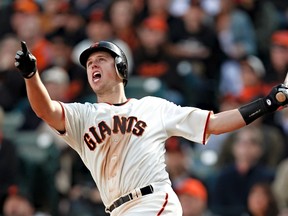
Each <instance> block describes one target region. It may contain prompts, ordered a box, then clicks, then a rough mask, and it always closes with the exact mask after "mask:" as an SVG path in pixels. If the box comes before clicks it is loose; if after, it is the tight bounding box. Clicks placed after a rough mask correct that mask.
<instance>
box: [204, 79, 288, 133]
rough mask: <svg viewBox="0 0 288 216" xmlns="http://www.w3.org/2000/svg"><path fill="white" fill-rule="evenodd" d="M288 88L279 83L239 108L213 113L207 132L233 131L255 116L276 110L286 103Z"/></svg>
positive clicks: (249, 121) (252, 119) (246, 123)
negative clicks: (280, 97)
mask: <svg viewBox="0 0 288 216" xmlns="http://www.w3.org/2000/svg"><path fill="white" fill-rule="evenodd" d="M279 92H281V94H282V93H283V95H284V96H285V98H284V100H281V101H282V102H279V101H278V100H277V98H276V97H277V96H276V95H278V94H279ZM287 98H288V88H287V87H286V86H285V85H283V84H280V85H278V86H274V87H273V88H272V90H271V92H270V93H269V94H268V95H267V96H266V97H263V98H259V99H258V100H255V101H253V102H251V103H249V104H246V105H243V106H241V107H240V108H239V109H233V110H229V111H224V112H220V113H218V114H213V115H212V116H211V117H210V119H209V122H208V126H207V133H208V134H222V133H226V132H230V131H234V130H236V129H239V128H241V127H244V126H245V125H248V124H250V123H252V122H253V121H255V120H256V119H257V118H259V117H261V116H263V115H265V114H267V113H272V112H274V111H276V110H277V109H278V108H280V107H282V106H285V105H287V104H288V99H287Z"/></svg>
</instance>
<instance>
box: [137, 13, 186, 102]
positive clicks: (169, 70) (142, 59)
mask: <svg viewBox="0 0 288 216" xmlns="http://www.w3.org/2000/svg"><path fill="white" fill-rule="evenodd" d="M137 30H138V31H137V33H138V38H139V47H138V48H137V49H136V50H135V52H134V70H133V75H135V76H140V77H156V78H159V79H161V80H162V81H163V83H164V85H166V86H167V87H168V89H169V93H168V94H167V98H168V97H169V99H170V100H171V101H174V102H175V103H176V104H181V103H183V95H182V92H183V85H182V82H181V81H182V79H181V77H180V76H179V75H178V74H177V73H175V63H174V61H173V58H172V57H171V56H170V55H169V54H167V53H166V51H165V48H166V44H167V37H166V33H167V31H168V25H167V23H166V21H165V20H164V19H162V18H161V17H155V16H154V17H147V18H146V19H144V20H143V22H142V23H141V25H140V26H139V28H138V29H137ZM175 95H176V99H175Z"/></svg>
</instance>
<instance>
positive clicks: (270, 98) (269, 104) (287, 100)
mask: <svg viewBox="0 0 288 216" xmlns="http://www.w3.org/2000/svg"><path fill="white" fill-rule="evenodd" d="M278 93H281V94H282V93H283V95H284V96H285V97H284V100H283V101H281V102H280V101H279V100H277V98H276V95H277V94H278ZM263 101H264V104H265V107H266V109H267V111H268V112H274V111H276V110H277V109H278V108H279V107H281V106H286V105H287V104H288V88H287V87H286V86H285V85H283V84H279V85H277V86H274V87H273V88H272V90H271V91H270V93H269V94H268V95H267V96H266V97H264V98H263Z"/></svg>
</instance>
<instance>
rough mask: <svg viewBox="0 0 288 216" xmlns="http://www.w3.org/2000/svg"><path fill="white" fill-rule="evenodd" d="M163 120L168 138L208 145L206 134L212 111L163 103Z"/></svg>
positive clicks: (207, 135)
mask: <svg viewBox="0 0 288 216" xmlns="http://www.w3.org/2000/svg"><path fill="white" fill-rule="evenodd" d="M163 104H164V105H163V112H162V119H163V124H164V127H165V128H166V132H167V134H168V136H181V137H184V138H186V139H188V140H190V141H192V142H196V143H202V144H206V143H207V142H208V139H209V136H210V134H207V133H206V129H207V124H208V121H209V118H210V115H211V113H212V111H208V110H202V109H199V108H195V107H181V106H179V105H176V104H174V103H172V102H168V101H166V102H165V103H163Z"/></svg>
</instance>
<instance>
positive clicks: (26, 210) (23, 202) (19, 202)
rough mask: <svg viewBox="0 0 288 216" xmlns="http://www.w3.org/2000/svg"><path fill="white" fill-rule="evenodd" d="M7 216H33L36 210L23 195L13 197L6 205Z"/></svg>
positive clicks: (9, 198)
mask: <svg viewBox="0 0 288 216" xmlns="http://www.w3.org/2000/svg"><path fill="white" fill-rule="evenodd" d="M3 209H4V215H5V216H16V215H17V216H18V215H19V216H20V215H21V216H33V215H35V208H34V206H33V205H32V203H31V202H30V201H29V200H28V199H27V198H26V197H24V196H22V195H11V196H9V197H8V198H7V199H6V200H5V203H4V207H3ZM43 216H44V215H43Z"/></svg>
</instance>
